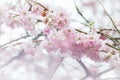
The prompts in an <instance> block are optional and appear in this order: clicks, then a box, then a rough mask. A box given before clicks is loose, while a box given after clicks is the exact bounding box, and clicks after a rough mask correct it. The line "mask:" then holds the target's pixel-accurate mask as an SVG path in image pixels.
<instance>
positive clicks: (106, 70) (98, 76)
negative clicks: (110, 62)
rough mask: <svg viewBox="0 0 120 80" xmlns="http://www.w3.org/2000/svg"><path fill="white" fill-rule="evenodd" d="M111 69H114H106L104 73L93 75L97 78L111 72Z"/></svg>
mask: <svg viewBox="0 0 120 80" xmlns="http://www.w3.org/2000/svg"><path fill="white" fill-rule="evenodd" d="M113 69H114V67H112V68H109V69H107V70H105V71H103V72H100V73H99V74H97V75H95V77H99V76H101V75H103V74H105V73H107V72H109V71H111V70H113Z"/></svg>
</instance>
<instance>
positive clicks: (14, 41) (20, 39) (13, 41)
mask: <svg viewBox="0 0 120 80" xmlns="http://www.w3.org/2000/svg"><path fill="white" fill-rule="evenodd" d="M27 37H29V35H26V36H23V37H20V38H18V39H15V40H12V41H10V42H8V43H5V44H3V45H1V46H0V47H5V46H6V45H9V44H11V43H13V42H16V41H19V40H21V39H24V38H27Z"/></svg>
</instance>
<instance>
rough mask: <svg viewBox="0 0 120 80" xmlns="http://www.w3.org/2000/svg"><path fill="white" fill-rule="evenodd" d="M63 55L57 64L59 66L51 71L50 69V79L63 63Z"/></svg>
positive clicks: (49, 79)
mask: <svg viewBox="0 0 120 80" xmlns="http://www.w3.org/2000/svg"><path fill="white" fill-rule="evenodd" d="M63 59H64V58H63V57H62V58H61V60H60V62H59V63H58V64H57V66H56V67H55V68H54V69H53V70H52V69H51V71H50V74H48V80H51V79H52V78H53V76H54V74H55V72H56V71H57V69H58V68H59V66H60V65H61V63H62V62H63Z"/></svg>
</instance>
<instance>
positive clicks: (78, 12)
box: [73, 0, 89, 23]
mask: <svg viewBox="0 0 120 80" xmlns="http://www.w3.org/2000/svg"><path fill="white" fill-rule="evenodd" d="M73 1H74V4H75V8H76V10H77V12H78V13H79V15H80V16H81V17H82V18H83V19H84V20H85V21H86V22H87V23H89V21H88V20H87V19H86V18H85V17H84V16H83V14H82V13H81V12H80V10H79V8H78V7H77V4H76V2H75V0H73Z"/></svg>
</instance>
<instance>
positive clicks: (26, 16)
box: [0, 0, 120, 67]
mask: <svg viewBox="0 0 120 80" xmlns="http://www.w3.org/2000/svg"><path fill="white" fill-rule="evenodd" d="M84 5H85V6H87V5H88V6H89V5H93V4H92V3H90V4H84ZM93 7H94V6H93ZM76 10H77V11H78V13H79V14H80V15H81V18H84V19H85V21H86V23H85V26H81V25H80V26H79V28H75V27H74V26H72V25H71V23H72V19H71V13H69V12H68V11H67V10H65V9H63V8H61V7H54V6H51V5H47V4H41V3H39V2H37V1H34V0H26V4H25V5H16V6H8V7H7V8H6V7H5V8H4V9H2V8H1V9H0V24H1V25H3V24H4V25H6V26H7V27H8V28H11V29H13V30H14V29H16V28H19V27H20V28H23V29H24V30H25V32H26V33H27V36H26V37H30V38H31V39H30V40H28V41H20V42H18V43H16V44H14V43H13V44H11V45H10V46H9V44H8V45H7V46H6V45H5V46H0V51H2V50H7V49H6V48H10V47H11V48H13V47H15V48H14V49H16V50H14V51H23V53H24V55H29V54H30V56H31V55H32V56H33V57H34V56H35V58H36V55H38V54H39V55H40V54H41V53H42V51H43V50H45V51H47V52H48V53H49V55H51V53H52V55H53V52H55V53H58V54H57V55H60V56H61V57H62V58H65V57H71V58H73V59H76V60H81V58H82V57H83V56H87V57H88V58H90V59H91V60H94V61H96V62H108V63H110V64H111V66H113V67H119V66H120V62H119V61H120V41H119V40H120V38H119V35H120V29H119V27H118V26H119V25H118V26H117V25H116V24H115V23H114V22H113V20H112V18H111V17H110V16H109V14H108V13H107V11H105V12H106V14H107V16H108V17H109V18H110V20H111V21H112V24H113V26H112V27H110V28H107V27H99V26H98V27H96V26H95V25H94V22H92V21H88V20H87V19H86V18H85V17H84V16H83V15H82V14H81V13H80V12H79V10H78V8H77V7H76ZM39 24H42V25H43V26H44V27H43V26H41V25H39ZM38 25H39V26H38ZM42 27H43V29H42V30H40V29H41V28H42ZM83 27H84V28H85V29H87V31H86V30H84V29H82V28H83ZM3 34H4V31H2V27H0V35H3ZM41 37H43V38H42V39H41ZM24 38H25V37H24ZM10 43H11V42H10ZM18 46H19V48H21V49H19V48H17V47H18ZM41 55H42V54H41ZM19 56H20V55H19ZM22 57H23V55H22ZM37 58H38V56H37ZM55 60H56V58H55ZM56 61H57V60H56ZM46 62H48V63H49V61H46Z"/></svg>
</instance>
